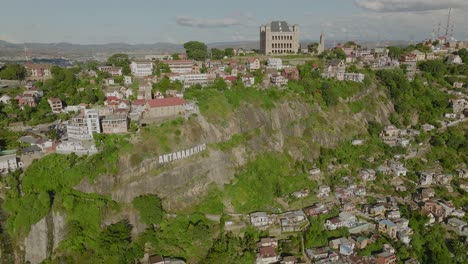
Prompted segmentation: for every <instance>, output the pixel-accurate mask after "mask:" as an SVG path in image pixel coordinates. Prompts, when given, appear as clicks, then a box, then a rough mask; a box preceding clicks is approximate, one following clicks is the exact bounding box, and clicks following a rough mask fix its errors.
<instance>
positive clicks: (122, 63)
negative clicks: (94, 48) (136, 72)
mask: <svg viewBox="0 0 468 264" xmlns="http://www.w3.org/2000/svg"><path fill="white" fill-rule="evenodd" d="M106 64H107V65H109V66H110V65H112V66H116V67H122V73H123V74H124V75H129V74H130V59H129V58H128V55H127V54H124V53H117V54H114V55H112V56H110V57H109V58H108V59H107V62H106Z"/></svg>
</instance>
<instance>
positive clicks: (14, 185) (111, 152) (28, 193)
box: [4, 138, 125, 236]
mask: <svg viewBox="0 0 468 264" xmlns="http://www.w3.org/2000/svg"><path fill="white" fill-rule="evenodd" d="M117 144H125V143H124V141H123V140H121V139H118V138H115V139H113V140H111V139H109V140H108V141H107V142H105V146H104V150H103V151H102V152H100V153H99V154H96V155H93V156H90V157H86V156H83V157H78V156H76V155H74V154H71V155H58V154H51V155H48V156H46V157H44V158H42V159H40V160H35V161H33V163H32V164H31V166H30V167H29V168H28V169H27V170H26V171H25V173H24V176H23V177H22V178H21V181H20V179H19V175H18V174H17V173H14V174H10V175H8V176H7V177H6V179H5V182H6V184H7V186H10V187H11V191H9V192H8V195H7V197H6V200H5V203H4V208H5V209H6V210H7V211H8V212H9V213H10V217H9V218H8V221H7V228H8V231H9V232H10V233H11V234H14V235H16V236H20V235H25V234H27V232H28V231H29V228H30V226H31V225H32V224H34V223H36V222H37V221H39V220H40V219H41V218H43V217H44V216H45V215H47V213H48V212H49V209H50V208H51V207H55V208H60V207H61V206H63V207H64V209H66V211H67V213H68V217H69V219H74V218H76V219H77V220H78V221H86V219H89V218H92V219H90V220H89V221H86V225H84V227H86V228H88V227H89V228H91V227H96V228H99V223H100V218H93V217H95V216H96V215H100V214H101V212H102V211H101V209H102V207H103V206H104V205H105V204H107V203H108V202H109V200H108V199H107V198H105V197H100V196H99V195H85V194H82V193H80V192H77V191H74V190H73V189H72V187H73V186H75V185H77V184H78V183H79V182H80V181H81V180H82V179H83V178H84V177H87V178H88V179H90V180H93V179H94V178H96V177H97V176H99V175H102V174H109V175H113V174H116V173H117V172H118V158H119V156H118V151H117V147H116V145H117ZM20 184H21V192H20V189H19V188H20ZM88 199H89V200H88ZM92 208H96V210H97V211H95V212H96V213H95V214H92V213H87V212H86V210H90V211H89V212H92ZM83 210H85V211H83ZM74 215H77V216H76V217H74ZM81 216H83V218H82V217H81ZM90 222H93V224H90ZM88 224H89V225H88Z"/></svg>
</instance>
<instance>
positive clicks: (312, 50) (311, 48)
mask: <svg viewBox="0 0 468 264" xmlns="http://www.w3.org/2000/svg"><path fill="white" fill-rule="evenodd" d="M318 46H319V44H318V43H317V42H312V43H310V44H309V45H307V49H308V50H309V52H310V53H318Z"/></svg>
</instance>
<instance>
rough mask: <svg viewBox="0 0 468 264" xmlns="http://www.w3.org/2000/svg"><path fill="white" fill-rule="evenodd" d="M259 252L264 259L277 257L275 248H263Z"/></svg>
mask: <svg viewBox="0 0 468 264" xmlns="http://www.w3.org/2000/svg"><path fill="white" fill-rule="evenodd" d="M258 251H259V253H260V256H261V257H262V258H271V257H275V256H276V252H275V249H274V248H273V247H261V248H259V249H258Z"/></svg>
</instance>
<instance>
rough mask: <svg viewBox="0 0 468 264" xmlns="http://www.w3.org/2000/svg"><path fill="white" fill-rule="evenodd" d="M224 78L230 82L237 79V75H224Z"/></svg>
mask: <svg viewBox="0 0 468 264" xmlns="http://www.w3.org/2000/svg"><path fill="white" fill-rule="evenodd" d="M224 80H226V81H231V82H232V81H235V80H237V77H236V76H226V77H224Z"/></svg>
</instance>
